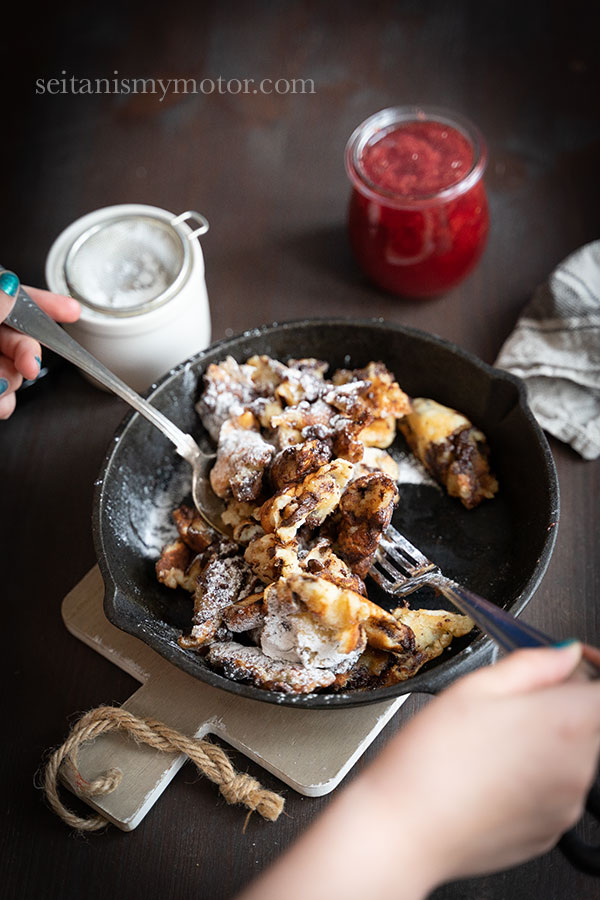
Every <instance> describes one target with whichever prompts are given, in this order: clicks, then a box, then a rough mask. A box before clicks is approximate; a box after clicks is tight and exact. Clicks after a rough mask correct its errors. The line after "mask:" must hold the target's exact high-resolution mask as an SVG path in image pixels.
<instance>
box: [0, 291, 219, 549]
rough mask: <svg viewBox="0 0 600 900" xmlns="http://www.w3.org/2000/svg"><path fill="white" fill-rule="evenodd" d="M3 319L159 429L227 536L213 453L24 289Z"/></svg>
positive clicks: (197, 499) (204, 511)
mask: <svg viewBox="0 0 600 900" xmlns="http://www.w3.org/2000/svg"><path fill="white" fill-rule="evenodd" d="M5 322H6V324H7V325H10V327H11V328H14V329H16V331H20V332H22V333H23V334H27V335H29V336H30V337H32V338H35V339H36V340H38V341H39V342H40V344H43V345H44V346H45V347H49V348H50V350H53V351H54V352H55V353H58V355H59V356H63V357H64V358H65V359H67V360H69V362H72V363H74V364H75V365H76V366H79V368H80V369H81V370H82V371H83V372H87V374H88V375H91V377H92V378H95V379H96V381H99V382H100V383H101V384H103V385H104V387H106V388H108V389H109V390H110V391H112V392H113V393H115V394H116V395H117V396H118V397H121V399H122V400H125V402H126V403H129V405H130V406H133V408H134V409H135V410H137V411H138V412H139V413H140V414H141V415H142V416H144V417H145V418H146V419H148V421H149V422H151V423H152V424H153V425H155V426H156V428H158V430H159V431H162V433H163V434H164V435H165V436H166V437H168V438H169V440H170V441H172V442H173V443H174V444H175V447H176V449H177V452H178V453H179V455H180V456H183V458H184V459H185V460H186V461H187V462H188V463H189V464H190V466H191V467H192V497H193V498H194V504H195V506H196V509H197V510H198V512H199V513H200V515H201V516H202V518H203V519H204V520H205V522H207V523H208V524H209V525H210V526H211V527H212V528H215V529H216V530H217V531H219V532H221V534H225V535H227V536H229V532H228V530H227V527H226V526H225V525H224V524H223V521H222V519H221V513H222V511H223V510H224V509H225V504H224V503H223V501H222V500H220V499H219V498H218V497H217V496H216V494H215V493H214V492H213V490H212V488H211V486H210V481H209V480H208V474H209V472H210V469H211V467H212V465H213V463H214V461H215V455H214V453H212V454H208V453H204V452H203V451H202V450H201V449H200V447H199V446H198V444H197V443H196V441H195V440H194V439H193V437H192V436H191V435H190V434H184V432H183V431H181V429H180V428H178V427H177V425H174V424H173V422H171V421H170V419H167V417H166V416H164V415H163V414H162V413H161V412H159V411H158V410H157V409H156V407H154V406H152V404H151V403H148V401H147V400H144V399H143V398H142V397H140V395H139V394H137V393H136V392H135V391H134V390H133V389H132V388H130V387H129V385H127V384H125V382H124V381H121V379H120V378H117V376H116V375H115V374H114V373H113V372H111V371H110V369H107V368H106V366H104V365H103V364H102V363H101V362H99V360H97V359H96V358H95V357H94V356H92V354H91V353H88V352H87V350H84V348H83V347H82V346H81V344H78V343H77V341H75V340H73V338H72V337H71V336H70V335H68V334H67V332H66V331H64V329H62V328H61V327H60V326H59V325H57V324H56V322H55V321H54V320H53V319H51V318H50V316H48V315H46V313H45V312H44V311H43V310H42V309H40V307H39V306H38V305H37V303H34V301H33V300H32V299H31V297H30V296H29V294H28V293H27V291H25V290H24V289H23V288H22V287H19V291H18V294H17V298H16V300H15V305H14V306H13V308H12V311H11V312H10V313H9V315H8V316H7V317H6V319H5Z"/></svg>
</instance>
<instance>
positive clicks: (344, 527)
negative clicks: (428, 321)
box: [156, 356, 498, 694]
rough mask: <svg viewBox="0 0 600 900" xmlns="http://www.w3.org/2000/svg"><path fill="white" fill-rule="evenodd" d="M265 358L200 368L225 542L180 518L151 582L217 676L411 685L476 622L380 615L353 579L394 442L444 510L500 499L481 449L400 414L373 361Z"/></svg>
mask: <svg viewBox="0 0 600 900" xmlns="http://www.w3.org/2000/svg"><path fill="white" fill-rule="evenodd" d="M327 370H328V365H327V363H325V362H322V361H321V360H317V359H291V360H289V361H288V362H287V364H284V363H282V362H280V361H279V360H275V359H271V358H270V357H268V356H253V357H251V358H250V359H248V360H247V361H246V362H245V363H242V364H240V363H238V362H237V361H236V360H234V359H233V358H232V357H228V358H227V359H225V360H223V361H222V362H220V363H218V364H214V363H213V364H211V365H210V366H209V367H208V369H207V371H206V373H205V375H204V384H203V390H202V394H201V397H200V400H199V402H198V404H197V407H196V408H197V411H198V413H199V415H200V418H201V420H202V422H203V424H204V426H205V428H206V429H207V431H208V432H209V434H210V435H211V437H212V438H213V440H214V441H215V442H216V444H217V457H216V463H215V465H214V467H213V469H212V472H211V475H210V480H211V485H212V488H213V490H214V491H215V493H216V494H217V495H218V496H219V497H221V498H222V499H223V500H224V502H225V512H224V513H223V522H224V524H226V525H227V526H228V529H229V531H230V532H231V534H232V539H226V538H224V537H223V536H222V535H220V534H217V533H216V532H214V531H213V530H212V529H211V528H210V527H209V526H207V525H206V524H205V523H204V521H203V520H202V518H201V517H200V516H199V514H198V513H197V511H196V510H195V509H193V508H191V507H190V506H187V505H185V504H183V505H181V506H180V507H178V508H177V509H176V510H175V511H174V512H173V518H174V522H175V525H176V527H177V531H178V534H179V536H178V538H177V539H175V540H174V541H172V542H171V543H169V544H168V545H167V546H166V547H164V549H163V551H162V555H161V557H160V559H159V560H158V562H157V564H156V573H157V577H158V580H159V581H160V582H162V584H164V585H165V586H167V587H169V588H183V589H184V590H186V591H188V592H189V593H190V594H191V595H192V597H193V604H194V608H193V616H192V621H191V627H190V630H189V633H188V634H186V635H182V636H181V638H180V644H181V646H182V647H183V648H185V649H186V650H192V651H195V652H199V653H201V654H203V655H204V656H205V657H206V660H207V662H208V663H209V665H210V666H212V667H213V668H215V669H217V670H220V671H222V672H223V673H224V674H225V675H226V676H227V677H229V678H232V679H235V680H243V681H248V682H251V683H253V684H255V685H257V686H259V687H262V688H265V689H269V690H276V691H283V692H292V693H302V694H304V693H308V692H312V691H319V690H329V691H339V690H344V691H347V690H367V689H372V688H376V687H382V686H387V685H391V684H395V683H397V682H399V681H404V680H405V679H407V678H410V677H412V676H413V675H414V674H415V673H416V672H417V671H418V670H419V669H420V668H421V666H423V665H424V664H425V663H427V662H429V660H431V659H434V658H435V657H436V656H439V654H440V653H442V652H443V650H444V649H445V648H446V647H447V646H448V645H449V644H450V642H451V641H452V639H453V637H460V636H462V635H465V634H467V633H468V632H469V631H470V630H471V629H472V628H473V622H472V621H471V620H470V619H469V618H468V617H467V616H462V615H458V614H456V613H450V612H447V611H446V610H425V609H409V608H408V607H407V606H400V607H398V608H397V609H394V610H393V611H392V612H387V611H386V610H384V609H383V608H382V607H380V606H378V605H377V604H376V603H374V602H373V601H372V600H370V599H369V597H368V591H367V585H366V583H365V579H366V578H367V576H368V573H369V569H370V567H371V564H372V562H373V559H374V557H375V554H376V552H377V547H378V544H379V541H380V539H381V536H382V535H383V534H384V533H385V531H386V529H387V527H388V525H389V524H390V521H391V518H392V514H393V512H394V508H395V506H396V504H397V503H398V502H399V493H398V486H397V481H398V465H397V463H396V461H395V460H394V459H393V457H392V456H391V455H390V454H389V453H388V452H387V448H389V447H390V446H391V444H392V443H393V441H394V439H395V437H396V431H397V428H399V429H400V431H401V432H402V433H403V434H404V435H405V437H406V440H407V443H408V445H409V447H410V449H411V450H412V451H413V453H414V454H415V456H416V457H417V458H418V459H419V460H420V461H421V462H422V464H423V465H424V466H425V468H426V469H427V470H428V472H429V473H430V474H431V475H432V476H433V477H434V478H436V479H437V480H438V481H439V482H440V483H441V484H442V485H443V486H444V487H445V488H446V490H447V491H448V493H449V494H450V495H451V496H453V497H458V498H459V499H460V500H461V502H462V503H463V504H464V505H465V506H466V507H467V508H472V507H474V506H476V505H477V504H478V503H480V502H481V501H482V500H483V499H486V498H491V497H493V495H494V494H495V493H496V491H497V489H498V484H497V482H496V479H495V478H494V476H493V475H492V474H491V472H490V468H489V461H488V457H489V453H488V447H487V443H486V440H485V437H484V435H483V434H482V432H481V431H479V430H478V429H477V428H475V427H474V426H473V425H472V423H471V422H470V421H469V420H468V419H466V418H465V417H464V416H463V415H462V414H461V413H459V412H457V411H455V410H452V409H449V408H447V407H444V406H441V405H440V404H439V403H436V402H435V401H433V400H428V399H423V398H418V399H415V400H411V399H410V398H409V397H408V396H407V394H406V393H405V392H404V391H403V390H402V389H401V388H400V386H399V385H398V383H397V382H396V380H395V378H394V376H393V374H392V373H391V372H390V371H388V369H387V368H386V367H385V365H384V364H383V363H381V362H370V363H369V364H368V365H367V366H365V368H362V369H338V370H337V371H336V372H334V373H333V374H332V376H331V377H330V378H326V373H327Z"/></svg>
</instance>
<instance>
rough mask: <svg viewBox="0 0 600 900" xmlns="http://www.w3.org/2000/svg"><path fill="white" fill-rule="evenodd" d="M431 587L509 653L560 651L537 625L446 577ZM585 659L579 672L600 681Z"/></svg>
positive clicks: (599, 672) (593, 665)
mask: <svg viewBox="0 0 600 900" xmlns="http://www.w3.org/2000/svg"><path fill="white" fill-rule="evenodd" d="M430 584H432V585H433V586H434V587H437V588H439V590H440V591H441V592H442V593H443V594H444V596H445V597H447V598H448V599H449V600H451V601H452V603H453V604H454V605H455V606H456V607H457V609H460V610H461V612H463V613H465V615H467V616H470V617H471V618H472V619H473V621H474V622H475V624H476V625H478V626H479V628H481V630H482V631H484V632H485V633H486V634H488V635H489V636H490V637H491V638H492V640H494V641H495V642H496V643H497V644H498V646H499V647H500V648H501V649H502V650H504V651H506V652H507V653H510V652H511V651H513V650H520V649H523V648H527V647H556V645H557V643H558V641H557V640H556V638H553V637H550V636H549V635H547V634H544V632H543V631H540V630H539V629H538V628H534V627H533V625H528V624H527V622H522V621H521V619H517V618H516V616H513V615H512V614H511V613H508V612H506V611H505V610H503V609H501V608H500V607H499V606H496V604H495V603H490V601H489V600H485V599H484V598H483V597H480V596H479V594H474V593H473V591H468V590H467V589H466V588H464V587H461V585H460V584H456V582H455V581H451V580H450V579H449V578H446V577H445V576H444V575H437V576H434V577H433V578H432V579H431V580H430ZM584 657H585V658H584V659H582V660H581V662H580V663H579V665H578V666H577V668H576V670H575V672H576V673H577V674H578V675H579V676H581V677H584V678H586V679H590V678H598V677H599V676H600V667H599V666H598V665H597V664H596V662H595V661H594V660H593V659H592V658H590V656H588V655H586V654H585V653H584Z"/></svg>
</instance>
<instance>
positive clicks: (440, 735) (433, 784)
mask: <svg viewBox="0 0 600 900" xmlns="http://www.w3.org/2000/svg"><path fill="white" fill-rule="evenodd" d="M588 649H590V648H586V650H588ZM594 653H595V654H596V659H598V658H599V656H598V652H597V651H593V652H590V653H588V654H587V655H588V657H590V658H592V657H593V656H594ZM581 654H582V646H581V644H578V643H572V644H568V645H567V646H565V647H562V648H543V649H536V650H521V651H517V652H515V653H513V654H511V655H510V656H508V657H506V659H503V660H502V661H501V662H499V663H497V664H496V665H494V666H491V667H489V668H487V669H482V670H480V671H477V672H474V673H473V674H471V675H468V676H467V677H465V678H463V679H461V680H460V681H458V682H457V683H456V684H455V685H453V686H452V687H451V688H449V689H448V690H447V691H445V692H444V693H443V694H441V695H440V696H439V697H437V698H435V699H434V700H432V701H431V703H429V704H428V706H427V707H426V708H425V709H424V710H422V711H421V712H420V713H418V714H417V715H416V716H415V717H414V718H413V719H412V720H411V721H410V722H409V723H408V725H407V726H406V727H405V728H403V729H402V731H400V732H399V733H398V734H397V735H396V736H395V737H394V738H393V739H392V740H391V741H390V742H389V744H388V745H387V746H386V748H385V749H384V751H383V753H382V754H381V755H380V756H379V757H378V758H377V759H376V760H375V762H374V763H373V764H372V765H371V766H370V767H369V768H368V769H367V770H366V771H365V772H364V773H363V774H362V775H361V776H360V777H358V778H357V779H356V780H355V781H354V782H353V783H352V784H351V785H350V786H349V787H348V788H347V789H346V790H345V791H343V792H342V793H341V794H340V795H339V796H338V797H337V798H336V799H335V800H334V802H333V803H332V804H331V805H330V806H329V808H328V809H327V810H326V812H325V814H324V815H323V816H321V818H320V819H319V820H318V821H317V822H316V823H315V825H313V826H312V827H311V828H310V829H309V830H308V831H307V832H306V833H305V834H304V835H303V836H302V838H301V840H300V841H298V843H297V844H296V845H295V846H294V847H293V848H292V849H291V851H290V852H289V853H288V854H287V855H286V856H284V857H283V858H282V859H280V860H279V861H278V862H277V864H276V865H275V866H273V867H272V868H271V869H270V870H268V871H267V872H266V873H265V874H263V876H262V877H261V878H260V879H259V880H258V881H257V882H255V883H254V884H252V885H251V886H250V887H249V889H248V890H247V891H246V892H244V894H243V898H240V900H277V898H279V897H282V896H285V897H286V898H287V900H302V898H305V897H307V896H310V897H311V898H312V900H327V898H329V897H331V896H343V897H344V898H345V900H354V898H357V900H358V898H361V900H362V898H363V897H365V896H369V895H370V896H373V897H388V896H389V897H398V898H402V900H422V898H424V897H425V896H426V895H427V894H428V893H429V892H430V891H431V890H433V889H434V888H435V887H437V886H438V885H440V884H442V883H444V882H446V881H453V880H456V879H458V878H464V877H469V876H473V875H479V874H482V873H485V872H494V871H498V870H499V869H505V868H508V867H509V866H513V865H516V864H517V863H520V862H523V861H524V860H526V859H530V858H531V857H533V856H536V855H538V854H540V853H544V852H545V851H546V850H549V849H550V848H551V847H552V846H554V844H555V843H556V841H557V840H558V838H559V837H560V835H561V834H562V833H563V832H564V831H566V830H567V829H568V828H570V827H571V826H572V825H573V824H574V823H575V822H576V821H577V820H578V818H579V817H580V816H581V814H582V811H583V805H584V801H585V797H586V794H587V792H588V789H589V787H590V785H591V783H592V781H593V778H594V775H595V773H596V767H597V763H598V752H599V749H600V681H595V682H590V681H585V682H583V681H581V680H580V679H579V677H578V676H573V678H572V679H571V680H569V678H570V676H571V675H573V672H574V670H575V668H576V666H577V664H578V662H579V660H580V659H581Z"/></svg>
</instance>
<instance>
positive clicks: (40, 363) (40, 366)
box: [33, 356, 42, 369]
mask: <svg viewBox="0 0 600 900" xmlns="http://www.w3.org/2000/svg"><path fill="white" fill-rule="evenodd" d="M33 358H34V359H35V361H36V363H37V364H38V369H41V368H42V361H41V359H40V358H39V356H34V357H33Z"/></svg>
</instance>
